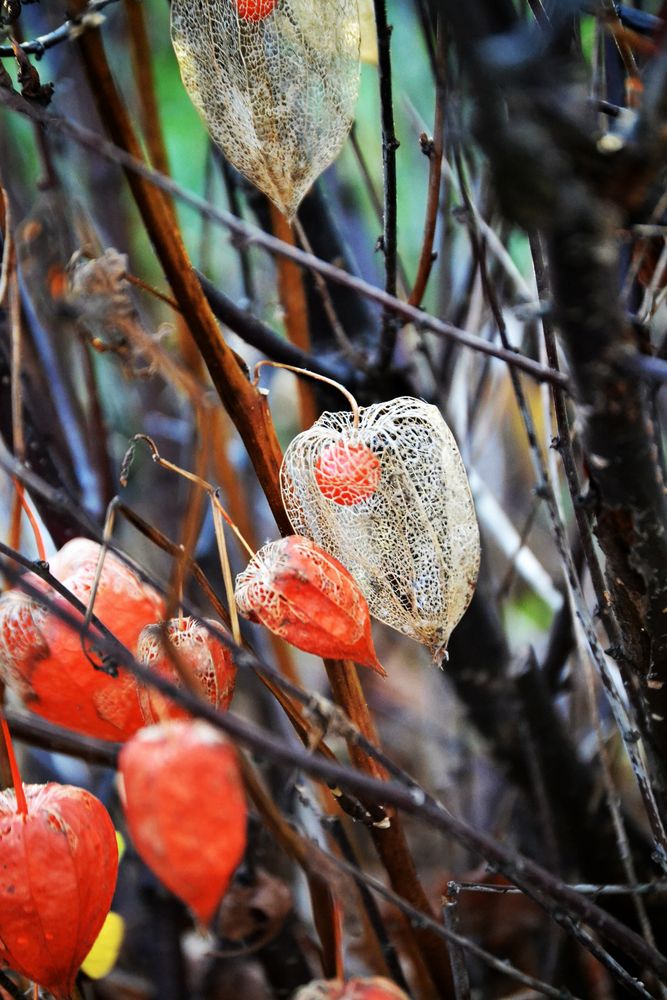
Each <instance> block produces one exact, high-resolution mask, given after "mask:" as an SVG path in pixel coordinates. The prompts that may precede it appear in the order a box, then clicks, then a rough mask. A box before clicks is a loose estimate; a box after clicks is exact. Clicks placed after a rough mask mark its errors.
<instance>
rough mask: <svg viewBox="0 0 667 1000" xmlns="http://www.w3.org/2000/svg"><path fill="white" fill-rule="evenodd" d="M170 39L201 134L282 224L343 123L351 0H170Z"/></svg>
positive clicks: (353, 83)
mask: <svg viewBox="0 0 667 1000" xmlns="http://www.w3.org/2000/svg"><path fill="white" fill-rule="evenodd" d="M171 35H172V41H173V44H174V50H175V52H176V58H177V59H178V62H179V65H180V70H181V76H182V78H183V84H184V86H185V89H186V90H187V92H188V94H189V96H190V99H191V100H192V102H193V104H194V105H195V107H196V108H197V110H198V111H199V113H200V114H201V115H202V117H203V119H204V121H205V123H206V127H207V128H208V131H209V133H210V135H211V137H212V138H213V140H214V141H215V142H217V143H218V145H219V146H221V147H222V150H223V152H224V153H225V156H226V157H227V159H228V160H229V162H230V163H231V164H232V165H233V166H234V167H236V169H237V170H239V171H240V172H241V173H242V174H244V175H245V176H246V177H247V178H248V179H249V180H250V181H252V183H253V184H255V185H256V186H257V187H258V188H259V189H260V190H261V191H263V192H264V193H265V194H266V195H268V197H269V198H270V199H271V200H272V201H273V202H274V204H275V205H277V207H278V208H279V209H280V210H281V211H282V212H283V213H284V214H285V215H286V216H287V217H288V218H292V217H293V216H294V214H295V213H296V210H297V208H298V206H299V203H300V201H301V199H302V198H303V196H304V195H305V194H306V192H307V191H308V189H309V188H310V186H311V185H312V183H313V181H314V180H315V179H316V178H317V177H318V176H319V175H320V174H321V173H322V171H323V170H324V169H325V168H326V167H328V166H329V164H330V163H331V162H332V161H333V160H334V159H335V158H336V156H337V155H338V152H339V151H340V148H341V146H342V145H343V142H344V141H345V138H346V137H347V134H348V132H349V130H350V127H351V125H352V120H353V115H354V107H355V104H356V100H357V93H358V89H359V65H360V64H359V44H360V30H359V14H358V9H357V0H319V2H318V3H313V0H207V2H206V3H198V2H195V3H193V2H192V0H172V4H171Z"/></svg>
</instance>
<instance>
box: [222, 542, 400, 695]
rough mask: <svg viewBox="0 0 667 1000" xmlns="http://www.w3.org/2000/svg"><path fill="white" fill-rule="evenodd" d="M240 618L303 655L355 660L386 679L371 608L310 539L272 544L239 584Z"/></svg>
mask: <svg viewBox="0 0 667 1000" xmlns="http://www.w3.org/2000/svg"><path fill="white" fill-rule="evenodd" d="M235 596H236V606H237V608H238V610H239V614H241V615H243V616H244V617H246V618H249V619H250V620H251V621H255V622H260V623H261V624H262V625H265V626H266V628H268V629H269V630H270V631H271V632H274V633H275V634H276V635H280V636H282V637H283V639H286V640H287V641H288V642H291V643H292V645H293V646H296V647H297V648H298V649H303V650H305V652H306V653H314V654H315V655H317V656H325V657H328V658H331V659H340V660H354V662H355V663H359V664H361V666H364V667H370V668H371V669H372V670H375V671H376V672H377V673H379V674H381V675H382V676H384V674H385V671H384V670H383V668H382V666H381V664H380V663H379V662H378V658H377V655H376V653H375V649H374V647H373V637H372V635H371V621H370V615H369V613H368V605H367V603H366V599H365V597H364V595H363V594H362V593H361V590H360V589H359V587H358V586H357V584H356V583H355V581H354V580H353V579H352V577H351V576H350V574H349V573H348V571H347V570H346V569H345V567H344V566H342V565H341V563H340V562H339V561H338V560H337V559H335V558H334V557H333V556H331V555H329V554H328V553H327V552H324V551H323V550H322V549H321V548H320V547H319V546H318V545H316V544H315V543H314V542H312V541H311V539H310V538H303V537H300V536H299V535H289V536H288V537H287V538H280V539H278V540H277V541H275V542H269V544H268V545H265V546H264V547H263V548H261V549H260V550H259V552H257V553H256V555H255V556H254V558H253V559H251V560H250V562H249V564H248V566H247V567H246V569H245V570H244V571H243V573H240V574H239V575H238V576H237V578H236V589H235Z"/></svg>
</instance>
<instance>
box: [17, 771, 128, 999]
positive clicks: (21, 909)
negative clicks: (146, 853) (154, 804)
mask: <svg viewBox="0 0 667 1000" xmlns="http://www.w3.org/2000/svg"><path fill="white" fill-rule="evenodd" d="M23 790H24V792H25V797H26V800H27V807H28V811H27V813H23V812H19V811H18V810H17V804H16V795H15V793H14V791H13V790H7V791H4V792H0V859H1V860H0V964H2V965H3V966H5V967H7V968H10V969H13V970H14V971H15V972H18V973H20V974H21V975H22V976H26V977H27V978H28V979H32V980H34V981H35V982H36V983H38V984H39V985H40V986H42V987H44V989H46V990H48V991H49V992H50V993H52V994H53V996H54V997H56V998H57V1000H68V998H69V997H70V996H71V995H72V991H73V989H74V980H75V978H76V975H77V972H78V971H79V966H80V965H81V963H82V962H83V960H84V959H85V957H86V955H87V954H88V952H89V951H90V949H91V947H92V945H93V944H94V942H95V939H96V938H97V935H98V934H99V932H100V930H101V928H102V924H103V923H104V920H105V918H106V915H107V913H108V912H109V908H110V906H111V900H112V897H113V894H114V889H115V886H116V875H117V872H118V847H117V843H116V833H115V830H114V827H113V823H112V822H111V819H110V818H109V814H108V813H107V811H106V809H105V808H104V806H103V805H102V803H101V802H100V801H99V800H98V799H96V798H95V796H94V795H91V794H90V793H89V792H86V791H84V790H83V789H82V788H74V787H72V786H71V785H59V784H55V783H51V784H48V785H24V786H23Z"/></svg>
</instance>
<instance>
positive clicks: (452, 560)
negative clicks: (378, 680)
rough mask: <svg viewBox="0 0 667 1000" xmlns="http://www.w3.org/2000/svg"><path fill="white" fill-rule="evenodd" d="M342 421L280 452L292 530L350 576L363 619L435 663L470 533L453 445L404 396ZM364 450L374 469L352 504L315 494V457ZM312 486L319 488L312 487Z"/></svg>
mask: <svg viewBox="0 0 667 1000" xmlns="http://www.w3.org/2000/svg"><path fill="white" fill-rule="evenodd" d="M359 412H360V420H359V426H358V427H357V428H354V426H353V417H352V413H350V412H342V413H324V414H323V415H322V416H321V417H320V419H319V420H318V421H317V422H316V423H315V424H314V425H313V426H312V427H311V428H309V429H308V430H307V431H304V432H303V433H302V434H299V435H298V436H297V437H296V438H294V440H293V441H292V443H291V444H290V446H289V448H288V449H287V451H286V452H285V458H284V461H283V465H282V470H281V487H282V494H283V502H284V504H285V509H286V510H287V513H288V516H289V518H290V521H291V522H292V526H293V528H294V530H295V531H297V532H299V533H300V534H303V535H307V536H308V537H310V538H313V539H314V540H315V541H316V542H317V544H318V545H320V546H322V548H323V549H325V550H326V551H327V552H331V553H332V555H334V556H335V557H336V558H337V559H339V560H340V561H341V563H343V565H344V566H345V567H346V568H347V569H348V570H349V571H350V573H351V574H352V576H353V577H354V578H355V580H356V581H357V583H358V584H359V586H360V588H361V590H362V592H363V593H364V595H365V597H366V600H367V601H368V606H369V609H370V613H371V615H373V616H374V617H375V618H378V619H379V620H380V621H383V622H385V623H386V624H387V625H390V626H391V627H392V628H395V629H396V630H397V631H399V632H403V633H404V634H405V635H409V636H411V637H412V638H414V639H416V640H417V641H418V642H421V643H423V644H424V645H425V646H427V647H428V649H430V650H431V652H432V654H433V656H434V658H435V659H436V660H439V659H440V658H441V657H442V655H443V654H444V652H445V650H446V648H447V642H448V640H449V636H450V634H451V632H452V629H453V628H454V626H455V625H456V624H457V622H458V621H459V619H460V618H461V616H462V615H463V612H464V611H465V609H466V608H467V606H468V604H469V602H470V598H471V597H472V594H473V590H474V588H475V583H476V580H477V573H478V569H479V556H480V548H479V530H478V527H477V518H476V516H475V509H474V506H473V502H472V496H471V494H470V487H469V485H468V479H467V476H466V472H465V468H464V465H463V461H462V459H461V455H460V454H459V450H458V448H457V446H456V442H455V440H454V437H453V435H452V433H451V431H450V430H449V428H448V427H447V424H446V423H445V421H444V420H443V418H442V416H441V414H440V412H439V410H438V409H437V408H436V407H435V406H430V405H429V404H427V403H425V402H423V401H422V400H420V399H413V398H411V397H408V396H403V397H400V398H398V399H393V400H391V401H389V402H386V403H377V404H375V405H373V406H369V407H366V408H362V409H361V410H360V411H359ZM336 446H337V447H338V448H343V447H347V448H348V449H350V450H352V449H353V448H360V447H364V448H366V449H368V450H369V452H371V453H372V454H373V455H374V456H375V457H376V459H377V461H378V463H379V470H378V475H377V485H376V486H375V488H374V489H373V490H372V491H369V492H368V495H367V496H365V497H362V498H361V499H360V500H359V501H358V502H356V503H352V504H349V503H347V504H341V503H340V502H339V500H337V498H336V497H332V496H331V495H327V491H326V490H323V489H322V487H321V473H319V472H318V469H320V467H321V456H322V455H323V454H327V449H331V448H333V447H336ZM318 480H319V481H318Z"/></svg>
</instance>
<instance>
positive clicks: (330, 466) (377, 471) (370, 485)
mask: <svg viewBox="0 0 667 1000" xmlns="http://www.w3.org/2000/svg"><path fill="white" fill-rule="evenodd" d="M314 474H315V482H316V483H317V485H318V486H319V489H320V492H321V493H322V495H323V496H325V497H326V498H327V500H333V502H334V503H337V504H340V506H341V507H353V506H354V505H355V504H358V503H361V501H362V500H367V499H368V498H369V497H371V496H372V495H373V494H374V493H375V491H376V490H377V488H378V486H379V485H380V478H381V475H382V472H381V467H380V459H379V458H378V457H377V455H375V454H373V452H372V451H371V449H370V448H368V447H367V446H366V445H365V444H362V443H361V442H360V441H347V440H343V439H341V440H339V441H334V442H333V443H332V444H329V445H327V446H326V447H325V448H323V449H322V451H321V452H320V454H319V455H318V456H317V459H316V460H315V466H314Z"/></svg>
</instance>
